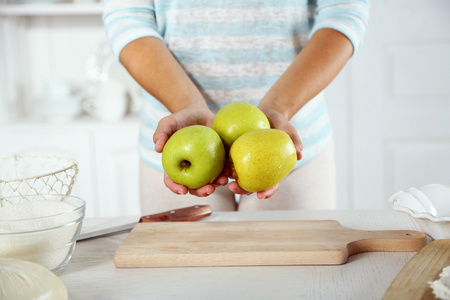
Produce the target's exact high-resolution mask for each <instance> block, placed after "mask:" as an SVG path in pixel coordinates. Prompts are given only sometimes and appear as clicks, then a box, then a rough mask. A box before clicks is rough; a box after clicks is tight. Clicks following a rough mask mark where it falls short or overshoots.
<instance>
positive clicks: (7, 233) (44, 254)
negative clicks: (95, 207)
mask: <svg viewBox="0 0 450 300" xmlns="http://www.w3.org/2000/svg"><path fill="white" fill-rule="evenodd" d="M75 208H76V207H75V206H74V205H72V204H69V203H65V202H61V201H52V200H42V201H30V202H28V201H24V202H22V203H18V204H16V205H8V206H2V207H0V257H8V258H15V259H23V260H28V261H33V262H37V263H39V264H41V265H43V266H44V267H46V268H48V269H50V270H53V269H55V268H57V267H58V266H59V265H60V264H61V263H62V262H63V261H64V260H65V259H66V258H67V257H68V255H69V254H71V250H72V247H73V245H74V242H75V241H74V236H75V234H76V232H77V229H78V226H79V225H80V223H81V222H77V223H73V222H75V221H76V220H77V219H79V218H80V217H81V216H82V212H78V211H77V212H72V213H67V212H71V211H73V210H74V209H75ZM58 214H60V215H58ZM55 215H56V216H55ZM49 216H53V217H49ZM42 217H48V218H42ZM33 218H38V219H33ZM25 219H27V220H25ZM19 220H22V221H19ZM69 223H72V224H70V225H66V224H69ZM42 229H45V230H42ZM38 230H41V231H38ZM33 231H34V232H33Z"/></svg>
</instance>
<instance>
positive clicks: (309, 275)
mask: <svg viewBox="0 0 450 300" xmlns="http://www.w3.org/2000/svg"><path fill="white" fill-rule="evenodd" d="M133 218H136V217H133ZM125 219H128V220H125ZM129 220H130V218H128V217H127V218H123V219H121V218H118V219H117V218H111V219H109V220H108V219H102V220H101V221H100V223H103V224H105V222H106V223H108V224H109V225H114V224H120V222H122V223H124V222H126V221H129ZM245 220H250V221H258V220H338V221H339V222H340V223H341V224H342V225H343V226H344V227H348V228H353V229H359V230H419V228H418V227H417V225H416V224H415V223H414V222H413V221H412V220H411V219H410V218H409V217H408V216H407V215H406V214H402V213H399V212H396V211H392V210H385V211H260V212H217V213H213V215H212V216H210V217H208V218H206V219H205V221H211V222H213V221H245ZM95 222H98V219H86V221H85V226H86V227H90V226H91V225H90V224H93V223H95ZM114 222H117V223H114ZM113 223H114V224H113ZM127 234H128V233H121V234H115V235H109V236H105V237H101V238H97V239H90V240H85V241H80V242H78V243H77V246H76V249H75V252H74V255H73V257H72V260H71V261H70V263H69V264H68V265H67V267H66V268H65V269H64V271H63V272H62V273H61V275H60V278H61V280H62V281H63V282H64V283H65V285H66V287H67V290H68V292H69V298H70V299H243V298H245V299H381V297H382V296H383V294H384V292H385V291H386V290H387V288H388V287H389V285H390V283H391V282H392V280H393V279H394V278H395V276H396V275H397V274H398V273H399V272H400V270H401V269H402V268H403V266H404V265H405V264H406V263H407V262H408V261H409V259H411V258H412V257H413V256H414V254H415V252H370V253H361V254H355V255H353V256H351V257H350V258H349V260H348V262H347V263H345V264H343V265H337V266H261V267H195V268H194V267H191V268H135V269H117V268H115V267H114V263H113V255H114V252H115V251H116V249H117V248H118V247H119V246H120V244H121V243H122V241H123V240H124V239H125V238H126V236H127Z"/></svg>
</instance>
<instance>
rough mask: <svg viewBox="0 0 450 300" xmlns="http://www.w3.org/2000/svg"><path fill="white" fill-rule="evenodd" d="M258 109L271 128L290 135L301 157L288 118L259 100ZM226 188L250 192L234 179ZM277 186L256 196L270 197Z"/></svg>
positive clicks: (297, 136)
mask: <svg viewBox="0 0 450 300" xmlns="http://www.w3.org/2000/svg"><path fill="white" fill-rule="evenodd" d="M259 109H261V110H262V111H263V112H264V114H265V115H266V116H267V118H268V119H269V122H270V127H271V128H275V129H280V130H283V131H284V132H286V133H287V134H288V135H289V136H290V137H291V139H292V141H293V142H294V145H295V149H296V150H297V160H300V159H301V158H302V150H303V144H302V141H301V140H300V137H299V135H298V133H297V130H296V129H295V128H294V126H292V125H291V123H289V120H288V119H287V118H286V117H285V116H284V114H283V113H281V112H279V111H278V110H276V109H275V107H273V108H272V106H271V105H268V104H265V102H264V101H261V104H260V106H259ZM228 188H229V189H230V190H231V191H232V192H233V193H235V194H241V195H250V194H252V193H251V192H247V191H246V190H244V189H242V188H241V187H240V186H239V184H238V183H237V182H236V181H233V182H230V184H229V185H228ZM279 188H280V184H279V183H278V184H277V185H275V186H274V187H272V188H270V189H268V190H265V191H261V192H258V193H257V197H258V198H259V199H267V198H270V197H272V196H273V195H274V194H275V193H276V192H277V191H278V189H279Z"/></svg>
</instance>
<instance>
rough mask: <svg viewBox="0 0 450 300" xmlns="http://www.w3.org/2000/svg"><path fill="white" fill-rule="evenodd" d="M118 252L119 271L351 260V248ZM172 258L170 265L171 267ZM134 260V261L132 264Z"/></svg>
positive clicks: (116, 256) (309, 263)
mask: <svg viewBox="0 0 450 300" xmlns="http://www.w3.org/2000/svg"><path fill="white" fill-rule="evenodd" d="M132 256H133V259H131V260H130V254H128V253H127V252H125V253H123V254H121V253H120V251H116V253H114V259H113V260H114V265H115V266H116V267H117V268H168V267H233V266H314V265H342V264H345V263H346V262H347V260H348V253H347V249H342V250H328V251H303V252H302V253H301V254H299V252H298V251H271V252H265V251H260V252H258V251H253V252H250V253H244V252H236V253H227V254H223V253H197V254H192V253H191V254H183V255H178V257H177V258H174V257H173V254H168V253H160V254H148V253H140V254H133V255H132ZM168 259H170V262H171V263H170V265H168V264H167V261H168ZM130 261H131V262H130Z"/></svg>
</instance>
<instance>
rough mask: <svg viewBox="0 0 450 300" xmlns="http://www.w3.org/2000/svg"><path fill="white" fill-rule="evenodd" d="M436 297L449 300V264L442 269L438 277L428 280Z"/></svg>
mask: <svg viewBox="0 0 450 300" xmlns="http://www.w3.org/2000/svg"><path fill="white" fill-rule="evenodd" d="M429 284H430V287H431V288H432V289H433V293H434V294H435V295H436V298H438V299H442V300H450V266H448V267H445V268H444V269H442V273H441V274H440V275H439V279H437V280H435V281H432V282H429Z"/></svg>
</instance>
